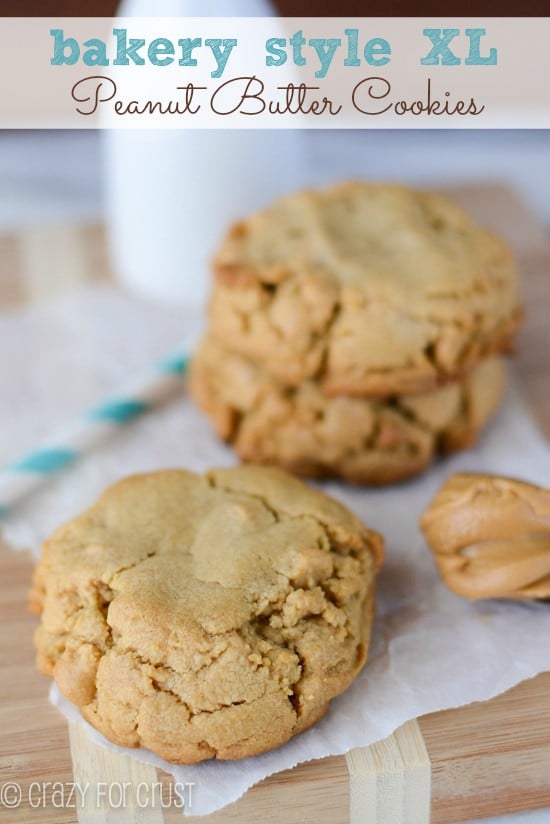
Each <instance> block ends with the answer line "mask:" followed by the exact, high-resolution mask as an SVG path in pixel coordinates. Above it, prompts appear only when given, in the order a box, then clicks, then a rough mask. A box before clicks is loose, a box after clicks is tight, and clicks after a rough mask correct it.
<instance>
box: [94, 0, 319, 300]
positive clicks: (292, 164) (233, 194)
mask: <svg viewBox="0 0 550 824" xmlns="http://www.w3.org/2000/svg"><path fill="white" fill-rule="evenodd" d="M119 14H120V15H121V16H128V17H130V16H134V15H138V16H159V14H160V15H161V16H170V17H172V16H173V17H177V16H193V17H207V16H220V17H221V16H223V17H231V16H250V17H259V16H268V15H274V11H273V9H272V7H271V6H270V4H269V3H268V2H267V0H226V1H224V0H163V2H159V0H155V2H153V0H125V2H123V3H122V5H121V7H120V9H119ZM303 139H304V137H303V133H301V132H299V131H291V130H281V129H276V130H256V129H250V130H229V129H228V130H224V129H212V130H192V129H190V130H182V129H174V130H167V129H162V130H161V129H159V130H135V131H134V130H106V131H105V132H103V145H104V175H105V178H104V179H105V196H106V213H107V231H108V241H109V247H110V252H111V260H112V265H113V269H114V272H115V274H116V277H117V278H118V279H119V280H120V281H121V282H122V283H123V284H125V285H126V286H128V287H130V288H131V289H133V290H135V291H136V292H138V293H140V294H142V295H144V296H147V297H150V298H153V299H158V300H161V301H167V302H170V303H175V304H187V305H196V306H197V308H201V309H202V308H204V305H205V301H206V296H207V293H208V290H209V262H210V260H211V258H212V256H213V254H214V252H215V250H216V247H217V246H218V245H219V243H220V241H221V239H222V238H223V235H224V233H225V231H226V230H227V229H228V227H229V226H230V224H231V223H232V222H233V221H235V220H237V219H239V218H241V217H244V216H246V215H247V214H248V213H250V212H251V211H254V210H256V209H258V208H261V207H262V206H264V205H266V204H267V203H268V202H269V201H270V200H272V199H273V198H275V197H277V196H279V195H282V194H284V193H286V192H289V191H292V190H294V189H296V188H299V187H300V185H301V184H302V181H303V178H304V152H303V146H302V142H303Z"/></svg>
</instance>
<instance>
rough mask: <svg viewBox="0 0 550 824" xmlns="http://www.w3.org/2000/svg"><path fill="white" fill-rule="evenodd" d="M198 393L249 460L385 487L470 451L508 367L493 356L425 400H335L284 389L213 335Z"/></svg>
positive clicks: (194, 379)
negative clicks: (442, 456)
mask: <svg viewBox="0 0 550 824" xmlns="http://www.w3.org/2000/svg"><path fill="white" fill-rule="evenodd" d="M189 388H190V391H191V394H192V396H193V397H194V399H195V401H196V402H197V404H198V405H199V406H200V407H201V409H202V410H203V411H204V412H205V413H206V415H208V417H209V418H210V419H211V420H212V422H213V424H214V426H215V428H216V431H217V434H218V435H219V437H221V438H222V439H224V440H226V441H228V442H229V443H231V444H232V446H233V447H234V448H235V450H236V452H237V454H238V455H239V457H240V458H241V459H242V460H244V461H249V462H251V463H260V464H273V465H277V466H281V467H284V468H285V469H288V470H290V471H292V472H294V473H296V474H298V475H303V476H310V477H323V476H340V477H343V478H346V479H348V480H350V481H353V482H356V483H365V484H384V483H390V482H393V481H397V480H400V479H402V478H406V477H409V476H411V475H415V474H417V473H419V472H422V471H423V470H424V469H425V468H426V467H427V466H428V464H429V463H430V461H431V460H432V459H433V457H434V455H435V454H436V453H437V452H450V451H453V450H456V449H463V448H466V447H467V446H470V445H471V444H472V443H473V442H474V441H475V439H476V436H477V434H478V432H479V430H480V429H481V427H482V426H483V425H484V424H485V423H486V422H487V421H488V420H489V419H490V418H491V416H492V415H493V413H494V412H495V410H496V408H497V407H498V405H499V403H500V400H501V397H502V391H503V365H502V362H501V359H499V358H497V357H493V358H487V359H485V360H483V361H481V362H480V363H479V364H477V365H476V367H475V368H474V369H473V370H472V371H471V372H470V374H469V375H468V377H467V378H464V379H463V380H462V381H461V382H455V383H452V384H447V385H446V386H442V387H439V388H438V389H434V390H432V391H431V392H425V393H423V394H421V395H400V396H395V397H393V398H390V399H386V400H374V399H371V398H359V397H347V396H341V397H332V396H327V395H325V394H324V393H323V392H322V390H321V389H320V387H319V385H318V384H317V383H316V382H315V381H305V382H304V383H303V384H302V385H301V386H300V387H298V388H297V389H294V388H290V387H285V386H283V385H282V384H281V383H280V381H278V380H277V379H276V378H273V377H271V376H270V375H269V374H268V373H267V372H266V371H265V370H263V369H260V368H259V367H258V366H255V365H254V363H252V361H251V360H249V359H246V358H244V357H242V356H240V355H235V354H232V353H230V352H228V351H226V350H225V349H223V347H221V346H220V345H219V344H218V343H216V342H215V341H214V340H213V339H212V338H205V340H204V341H203V343H202V344H201V346H200V347H199V349H198V351H197V353H196V355H195V357H194V359H193V362H192V365H191V375H190V383H189Z"/></svg>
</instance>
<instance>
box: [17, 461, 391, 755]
mask: <svg viewBox="0 0 550 824" xmlns="http://www.w3.org/2000/svg"><path fill="white" fill-rule="evenodd" d="M381 555H382V541H381V538H380V537H379V536H378V535H377V534H376V533H374V532H372V531H370V530H368V529H367V528H366V527H365V526H364V525H363V524H362V523H361V522H360V521H359V520H358V519H357V518H356V517H355V516H354V515H353V514H352V513H350V512H349V511H348V510H347V509H345V508H344V507H343V506H342V505H341V504H339V503H337V502H336V501H334V500H332V499H331V498H328V497H327V496H326V495H323V494H322V493H320V492H316V491H314V490H311V489H309V488H308V487H306V486H305V485H304V484H303V483H301V482H300V481H298V480H297V479H295V478H293V477H291V476H289V475H287V474H286V473H283V472H281V471H279V470H276V469H265V468H259V467H239V468H236V469H226V470H213V471H211V472H209V473H207V474H206V475H204V476H200V475H196V474H194V473H191V472H186V471H184V470H167V471H161V472H155V473H150V474H146V475H136V476H132V477H129V478H126V479H124V480H122V481H120V482H118V483H116V484H115V485H114V486H112V487H110V488H109V489H108V490H107V491H106V492H105V493H104V494H103V495H102V496H101V498H100V499H99V500H98V502H97V503H96V504H95V505H94V506H93V507H92V508H91V509H89V510H87V511H86V512H84V513H83V514H82V515H80V516H79V517H77V518H75V519H74V520H73V521H70V522H69V523H68V524H66V525H65V526H62V527H60V528H59V529H58V530H57V531H56V532H55V533H54V534H53V535H52V536H51V537H50V538H49V539H48V540H47V541H46V542H45V544H44V546H43V550H42V557H41V560H40V562H39V564H38V566H37V569H36V573H35V578H34V584H33V590H32V592H31V605H32V606H33V607H34V609H36V610H38V611H40V612H41V615H42V621H41V625H40V627H39V628H38V630H37V632H36V637H35V643H36V648H37V663H38V667H39V669H40V670H41V671H42V672H43V673H45V674H47V675H52V676H53V678H54V679H55V681H56V682H57V684H58V686H59V689H60V690H61V692H62V693H63V694H64V695H65V696H66V697H67V698H69V699H70V700H71V701H73V702H74V703H75V704H76V705H77V706H78V707H79V709H80V711H81V713H82V715H83V716H84V718H86V719H87V720H88V721H89V722H90V723H91V724H92V725H93V726H94V727H96V728H97V729H99V730H100V731H101V732H102V733H103V734H104V735H105V736H106V737H107V738H109V739H110V740H111V741H114V742H115V743H117V744H120V745H122V746H127V747H137V746H143V747H146V748H148V749H150V750H152V751H153V752H156V753H157V754H158V755H160V756H161V757H163V758H165V759H167V760H169V761H172V762H175V763H186V764H191V763H196V762H199V761H202V760H204V759H208V758H213V757H217V758H222V759H228V758H245V757H248V756H251V755H255V754H258V753H261V752H264V751H265V750H269V749H272V748H273V747H277V746H279V745H280V744H282V743H284V742H285V741H287V740H288V739H289V738H291V737H292V736H293V735H296V734H297V733H299V732H301V731H303V730H305V729H307V728H308V727H309V726H311V725H312V724H313V723H315V722H316V721H317V720H318V719H319V718H321V717H322V716H323V715H324V714H325V712H326V710H327V709H328V706H329V703H330V701H331V699H332V698H333V697H334V696H336V695H338V694H339V693H340V692H342V691H343V690H344V689H346V687H347V686H349V684H350V683H351V681H352V680H353V678H354V677H355V675H356V674H357V673H358V671H359V670H360V669H361V667H362V666H363V664H364V662H365V659H366V655H367V649H368V644H369V636H370V629H371V623H372V617H373V608H374V592H373V586H374V577H375V573H376V569H377V568H378V565H379V563H380V561H381Z"/></svg>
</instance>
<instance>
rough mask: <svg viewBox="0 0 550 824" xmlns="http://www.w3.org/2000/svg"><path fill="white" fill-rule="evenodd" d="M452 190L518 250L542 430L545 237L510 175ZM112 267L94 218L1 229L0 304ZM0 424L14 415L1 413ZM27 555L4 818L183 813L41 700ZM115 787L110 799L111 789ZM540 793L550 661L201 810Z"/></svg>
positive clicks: (487, 807) (547, 353)
mask: <svg viewBox="0 0 550 824" xmlns="http://www.w3.org/2000/svg"><path fill="white" fill-rule="evenodd" d="M450 194H451V195H452V196H453V197H454V198H455V199H457V200H458V201H460V203H461V204H462V205H463V206H465V207H466V208H467V209H468V210H469V211H471V212H472V213H473V214H474V215H476V216H478V217H479V218H480V219H481V220H483V221H484V222H485V223H487V224H490V225H491V226H493V227H494V228H496V229H497V230H499V231H500V232H502V233H503V234H504V235H505V236H507V237H508V238H509V240H510V242H511V243H512V245H513V246H514V247H515V249H516V251H517V253H518V256H519V258H520V261H521V265H522V269H523V272H524V276H525V283H524V290H523V292H524V298H525V305H526V310H527V321H526V324H525V327H524V329H523V331H522V334H521V339H520V344H519V351H518V355H517V358H516V366H515V369H516V371H517V373H518V376H519V379H520V380H521V382H522V384H523V387H524V390H525V395H526V397H527V399H528V401H529V403H530V405H531V408H532V410H533V412H534V414H535V417H536V418H537V420H538V422H539V425H540V426H541V428H542V429H543V431H544V432H545V433H546V435H548V436H549V437H550V329H549V320H548V318H549V317H550V245H549V243H548V240H547V238H546V236H545V234H544V232H543V231H542V230H541V228H540V227H538V226H537V224H536V222H535V221H534V219H533V218H532V216H531V215H530V214H529V213H528V211H527V210H526V209H525V208H524V206H523V205H522V204H521V203H520V202H519V201H518V200H517V199H516V197H515V196H513V195H512V194H511V193H510V192H509V191H507V190H506V189H502V188H500V187H494V186H491V187H489V186H481V187H469V188H462V189H453V190H452V191H451V192H450ZM109 277H110V274H109V269H108V264H107V259H106V253H105V244H104V236H103V231H102V229H101V227H97V226H86V227H74V226H73V227H71V226H63V227H57V228H48V229H43V228H41V229H36V230H28V231H26V232H25V233H24V234H21V235H18V236H12V237H6V238H0V308H4V307H11V306H16V305H20V304H23V303H29V302H35V301H38V300H42V299H43V298H45V297H48V296H50V295H52V294H54V293H56V292H59V291H60V290H62V289H64V288H67V287H70V286H71V285H73V284H74V283H75V282H77V281H79V282H82V281H85V282H89V281H94V280H104V279H109ZM3 425H4V426H8V427H9V418H8V420H7V421H5V423H4V424H3ZM549 482H550V479H549ZM31 569H32V565H31V562H30V560H29V558H28V557H26V556H25V554H24V553H15V552H13V551H10V550H9V549H8V548H6V547H4V548H0V666H1V678H0V822H4V821H5V822H9V824H12V822H14V823H15V822H17V823H19V822H21V823H23V822H25V823H26V822H28V824H36V823H37V822H41V823H42V822H44V824H66V822H88V823H89V824H92V823H93V824H96V823H97V824H99V822H117V824H174V823H175V822H180V824H181V821H182V818H181V812H180V811H179V810H178V809H177V808H175V807H174V806H173V805H172V806H166V808H164V809H163V808H162V806H161V802H162V804H164V805H169V804H170V801H171V800H173V799H174V798H175V796H174V794H173V788H172V784H171V778H170V777H169V776H167V775H166V774H164V773H162V771H157V770H155V769H154V768H153V767H150V766H146V765H143V764H140V763H139V762H137V761H135V760H134V759H129V758H125V757H120V756H118V755H114V754H113V753H110V752H107V751H105V750H104V749H102V748H98V747H97V746H96V745H95V744H93V743H92V742H91V741H90V740H89V739H88V738H87V737H86V735H85V733H83V731H82V730H81V728H80V727H79V725H67V723H66V721H65V720H64V718H62V717H61V716H60V715H59V713H58V712H57V711H56V710H55V709H54V708H53V707H51V706H50V704H49V703H48V699H47V693H48V687H49V682H48V681H47V679H45V678H43V677H42V676H40V675H38V674H37V673H36V672H35V669H34V661H33V658H34V656H33V649H32V633H33V630H34V628H35V625H36V619H35V618H34V617H32V616H31V615H29V614H28V612H27V611H26V592H27V588H28V585H29V580H30V576H31ZM436 672H437V670H436V669H435V670H434V677H435V674H436ZM465 677H467V675H466V674H465ZM75 781H78V782H80V783H81V785H85V784H86V782H89V783H90V785H91V786H92V787H97V786H102V785H101V782H107V784H109V783H110V782H118V784H120V785H123V784H124V783H125V782H127V784H128V787H129V791H128V794H127V801H128V803H127V805H126V807H125V808H124V809H114V808H111V809H109V808H107V807H105V806H102V805H101V804H100V805H99V806H98V805H97V804H96V801H97V790H96V791H95V793H96V794H95V795H94V791H92V792H91V793H88V796H87V799H88V805H87V806H84V807H82V806H81V805H80V803H79V800H78V796H76V795H75V796H74V797H72V798H69V792H70V789H71V786H72V783H73V782H75ZM7 782H16V783H17V784H18V785H19V786H20V788H21V799H22V800H21V803H20V804H18V806H16V807H14V808H11V809H10V808H8V807H7V806H5V804H4V805H3V804H2V800H1V798H2V796H1V794H2V788H4V792H6V793H7V796H6V798H7V800H8V802H9V801H10V800H11V799H13V798H16V796H14V793H17V792H18V790H17V789H16V788H15V789H14V788H13V787H8V788H7V790H6V789H5V785H6V783H7ZM48 782H49V783H48ZM55 782H57V783H55ZM59 782H60V783H59ZM156 782H160V784H159V785H158V786H157V788H156V789H155V783H156ZM140 785H141V786H143V787H145V788H147V793H148V796H149V797H150V798H153V800H154V801H155V804H154V806H147V805H145V806H143V804H144V802H145V801H146V797H144V796H142V797H141V798H140V799H136V788H137V787H138V786H140ZM160 787H162V791H161V789H160ZM55 791H57V795H54V792H55ZM196 791H200V788H196ZM187 792H188V791H187ZM99 795H100V796H101V795H102V793H101V792H100V793H99ZM112 801H113V805H114V806H116V804H117V798H116V797H113V799H112ZM43 803H44V806H43ZM60 804H64V805H65V806H59V805H60ZM69 804H70V806H67V805H69ZM56 805H57V806H56ZM541 807H550V673H544V674H542V675H540V676H538V677H537V678H534V679H532V680H530V681H527V682H524V683H523V684H520V685H519V686H517V687H516V688H514V689H513V690H511V691H510V692H508V693H506V694H504V695H501V696H499V697H498V698H496V699H493V700H492V701H488V702H483V703H477V704H471V705H470V706H467V707H463V708H461V709H457V710H448V711H446V712H438V713H433V714H431V715H426V716H423V717H422V718H419V719H417V720H414V721H411V722H409V723H408V724H405V725H404V727H402V728H401V729H400V730H398V731H396V733H395V734H394V735H391V736H390V737H389V738H387V739H386V740H385V741H382V742H379V743H378V744H376V745H374V746H372V747H368V748H363V749H359V750H354V751H353V752H352V753H349V754H348V755H346V756H345V757H344V756H338V757H330V758H326V759H323V760H320V761H316V762H312V763H309V764H302V765H300V766H298V767H296V768H295V769H293V770H288V771H286V772H284V773H280V774H278V775H275V776H272V777H270V778H268V779H266V780H265V781H263V782H262V783H261V784H259V785H257V786H256V787H253V788H252V789H251V790H250V791H249V792H248V793H247V794H246V795H245V796H244V797H243V798H242V799H241V800H239V801H237V802H236V803H235V804H233V805H231V806H230V807H227V808H225V809H223V810H221V811H220V812H218V813H215V814H214V815H211V816H207V817H205V818H202V819H201V821H203V822H204V824H213V822H240V824H252V822H262V823H263V822H266V823H267V822H283V823H284V824H295V823H296V824H297V822H315V824H347V822H351V824H359V823H361V824H400V823H401V822H402V824H427V822H428V821H429V819H430V811H431V821H432V824H438V822H441V823H442V824H443V822H444V824H452V822H458V821H462V820H465V819H473V818H481V817H483V816H488V815H497V814H499V813H509V812H515V811H518V810H528V809H537V808H541ZM191 809H192V808H191ZM549 815H550V812H549ZM197 820H198V819H197Z"/></svg>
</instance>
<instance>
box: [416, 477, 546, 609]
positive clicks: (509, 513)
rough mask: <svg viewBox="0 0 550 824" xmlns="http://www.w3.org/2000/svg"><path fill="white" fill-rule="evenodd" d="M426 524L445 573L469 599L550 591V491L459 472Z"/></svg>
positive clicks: (538, 594) (531, 595)
mask: <svg viewBox="0 0 550 824" xmlns="http://www.w3.org/2000/svg"><path fill="white" fill-rule="evenodd" d="M420 525H421V527H422V530H423V532H424V534H425V536H426V540H427V542H428V544H429V546H430V547H431V549H432V550H433V552H434V556H435V560H436V563H437V566H438V568H439V572H440V573H441V577H442V578H443V580H444V582H445V583H446V584H447V586H448V587H449V589H452V590H453V591H454V592H456V593H457V594H458V595H462V596H464V597H465V598H472V599H478V598H512V599H527V598H540V599H547V598H550V490H548V489H542V488H541V487H537V486H534V485H532V484H529V483H525V482H524V481H518V480H514V479H512V478H501V477H497V476H490V475H474V474H459V475H453V476H452V477H451V478H449V479H448V480H447V481H446V482H445V484H444V485H443V486H442V487H441V489H440V490H439V492H438V493H437V494H436V496H435V498H434V499H433V501H432V502H431V504H430V506H429V507H428V509H427V510H426V511H425V512H424V514H423V516H422V518H421V521H420Z"/></svg>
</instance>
